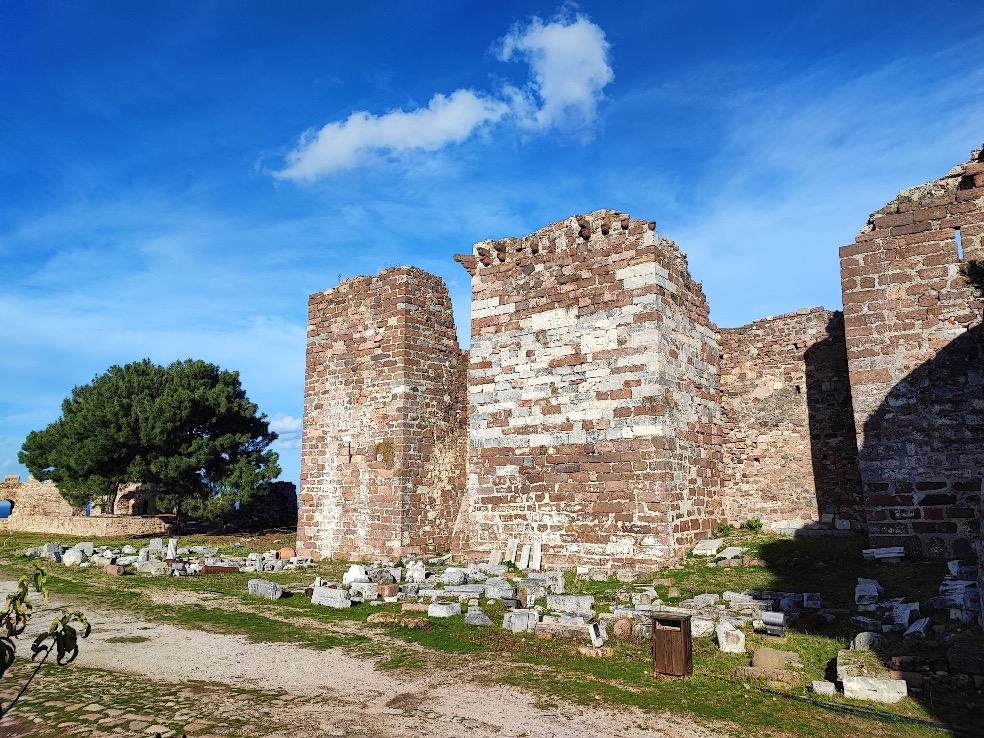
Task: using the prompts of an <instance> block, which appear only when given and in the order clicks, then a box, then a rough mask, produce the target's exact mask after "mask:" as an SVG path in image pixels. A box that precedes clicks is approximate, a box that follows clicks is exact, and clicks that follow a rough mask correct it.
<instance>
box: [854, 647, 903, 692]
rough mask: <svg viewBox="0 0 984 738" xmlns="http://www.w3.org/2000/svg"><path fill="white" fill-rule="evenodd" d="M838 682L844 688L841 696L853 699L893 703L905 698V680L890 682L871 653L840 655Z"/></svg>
mask: <svg viewBox="0 0 984 738" xmlns="http://www.w3.org/2000/svg"><path fill="white" fill-rule="evenodd" d="M837 679H838V681H840V683H841V685H842V686H843V689H844V696H845V697H852V698H854V699H859V700H869V701H874V702H888V703H894V702H898V701H900V700H902V699H903V698H904V697H905V696H906V695H907V694H908V687H907V685H906V683H905V680H903V679H893V678H892V674H891V672H890V671H889V670H888V669H887V668H885V666H884V665H883V664H882V663H881V662H880V661H879V660H878V658H877V656H875V655H874V653H873V652H871V651H857V650H855V651H851V650H848V649H843V650H841V651H839V652H838V654H837Z"/></svg>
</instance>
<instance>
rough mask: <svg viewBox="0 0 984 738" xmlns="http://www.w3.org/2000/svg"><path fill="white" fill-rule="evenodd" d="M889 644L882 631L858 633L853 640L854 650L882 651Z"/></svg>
mask: <svg viewBox="0 0 984 738" xmlns="http://www.w3.org/2000/svg"><path fill="white" fill-rule="evenodd" d="M887 645H888V641H887V640H885V636H883V635H882V634H881V633H871V632H868V631H865V632H863V633H858V634H857V635H856V636H854V640H853V641H851V650H852V651H880V650H882V649H883V648H885V647H886V646H887Z"/></svg>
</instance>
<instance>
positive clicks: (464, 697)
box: [0, 583, 723, 738]
mask: <svg viewBox="0 0 984 738" xmlns="http://www.w3.org/2000/svg"><path fill="white" fill-rule="evenodd" d="M4 584H5V585H6V586H5V587H3V589H6V590H7V591H9V587H10V583H4ZM2 594H4V593H3V592H0V596H2ZM56 606H57V604H56V603H52V604H51V605H49V606H46V607H45V608H44V611H39V612H38V616H37V617H36V618H35V620H34V621H32V626H34V628H35V629H41V628H46V627H47V625H48V623H49V622H50V619H49V613H48V612H46V611H47V610H48V609H49V608H51V607H56ZM84 609H85V611H86V614H87V615H88V617H89V619H90V622H91V623H92V626H93V632H92V635H91V636H90V637H89V638H88V639H87V640H85V641H83V643H82V648H81V653H80V655H79V658H78V660H77V661H76V662H75V663H74V664H72V665H71V666H68V667H65V668H64V669H59V670H57V671H56V670H54V669H52V670H46V672H44V673H43V674H41V675H40V676H39V677H38V679H37V680H35V683H34V684H32V685H31V689H30V691H29V692H28V696H29V697H30V700H29V701H27V702H23V701H22V702H21V703H18V705H17V706H16V707H15V709H14V711H13V712H12V713H11V715H10V717H9V718H4V720H3V722H0V738H22V737H24V738H26V737H27V736H31V738H46V737H47V736H49V735H50V736H52V737H54V736H58V738H61V736H69V735H70V736H87V737H90V738H102V736H106V737H107V738H108V737H109V736H131V735H132V736H138V735H139V736H148V735H149V736H152V735H153V734H154V732H158V731H160V732H161V733H162V735H164V736H167V735H173V736H180V735H181V732H182V731H184V732H186V733H187V734H188V738H226V737H227V736H257V738H261V737H262V738H321V737H322V736H373V738H396V737H397V736H420V735H427V736H429V737H430V738H452V737H454V738H460V736H486V735H489V736H492V735H494V736H503V737H504V738H505V737H506V736H517V737H518V736H527V737H528V738H561V737H563V738H580V737H582V736H583V737H584V738H596V737H598V736H626V737H627V738H636V737H639V738H641V737H642V736H667V737H669V736H672V737H674V738H712V737H713V736H719V735H723V733H717V732H714V731H713V730H712V729H709V728H707V727H704V726H701V725H698V724H696V723H694V722H693V721H691V720H689V719H687V718H686V717H681V716H675V715H668V714H658V715H654V714H652V713H643V712H642V711H640V710H636V709H631V708H619V709H617V710H613V709H607V708H586V707H583V706H577V705H569V704H560V705H557V706H553V705H545V704H543V703H542V702H541V701H540V699H539V698H538V697H537V696H536V695H534V694H532V693H528V692H525V691H523V690H520V689H516V688H512V687H506V686H499V685H491V686H490V685H488V684H479V683H477V682H473V681H470V680H469V671H468V664H467V661H464V662H462V664H461V665H460V666H458V667H455V668H452V669H450V670H448V669H441V670H423V671H420V670H417V671H399V672H393V671H385V672H384V671H379V670H377V669H375V668H374V666H373V664H372V662H370V661H366V660H362V659H359V658H356V657H354V656H351V655H349V654H347V653H345V652H344V651H343V650H341V649H332V650H328V651H315V650H311V649H306V648H299V647H296V646H293V645H289V644H284V643H251V642H250V641H248V640H247V639H245V638H243V637H241V636H233V635H222V634H215V633H208V632H204V631H194V630H186V629H183V628H176V627H173V626H169V625H161V624H158V623H149V622H145V621H142V620H140V619H137V618H133V617H129V616H127V615H122V614H119V613H113V612H103V611H98V610H94V609H93V608H92V607H91V606H90V605H88V604H87V605H86V606H85V608H84ZM121 638H122V639H131V640H136V639H143V638H146V639H148V640H140V641H139V642H120V639H121ZM114 641H115V642H114ZM29 643H30V641H29V640H28V639H27V637H26V636H25V637H22V639H21V647H20V650H22V651H29ZM25 668H26V665H25V664H21V665H20V666H19V667H18V670H19V671H20V673H25V672H24V671H23V670H24V669H25ZM16 677H17V675H16V674H15V675H13V677H12V678H11V677H8V678H5V679H4V683H3V684H2V685H0V686H2V691H0V699H4V698H5V697H9V695H10V692H11V691H12V689H13V687H14V685H15V684H19V680H18V679H17V678H16ZM161 729H163V730H161Z"/></svg>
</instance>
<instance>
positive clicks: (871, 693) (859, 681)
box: [841, 676, 908, 703]
mask: <svg viewBox="0 0 984 738" xmlns="http://www.w3.org/2000/svg"><path fill="white" fill-rule="evenodd" d="M841 682H842V684H843V685H844V696H845V697H850V698H852V699H856V700H868V701H872V702H887V703H895V702H900V701H902V700H903V699H905V697H906V695H907V694H908V689H907V688H906V683H905V681H904V680H902V679H878V678H876V677H863V676H855V677H845V678H844V679H842V680H841Z"/></svg>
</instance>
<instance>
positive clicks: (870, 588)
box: [854, 577, 885, 605]
mask: <svg viewBox="0 0 984 738" xmlns="http://www.w3.org/2000/svg"><path fill="white" fill-rule="evenodd" d="M883 594H885V590H884V589H882V586H881V585H880V584H879V583H878V582H876V581H875V580H874V579H864V578H861V577H859V578H858V584H857V586H856V587H855V588H854V602H855V603H856V604H858V605H873V604H875V603H876V602H878V600H879V599H880V598H881V596H882V595H883Z"/></svg>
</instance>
